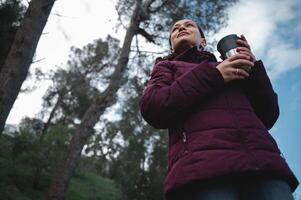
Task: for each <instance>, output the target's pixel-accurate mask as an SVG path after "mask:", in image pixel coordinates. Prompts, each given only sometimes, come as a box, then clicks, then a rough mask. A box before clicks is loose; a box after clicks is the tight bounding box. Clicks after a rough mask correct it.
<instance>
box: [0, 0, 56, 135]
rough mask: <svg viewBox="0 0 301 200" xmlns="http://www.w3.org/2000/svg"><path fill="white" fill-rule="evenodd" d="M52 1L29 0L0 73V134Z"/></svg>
mask: <svg viewBox="0 0 301 200" xmlns="http://www.w3.org/2000/svg"><path fill="white" fill-rule="evenodd" d="M54 2H55V0H32V1H30V3H29V6H28V9H27V11H26V14H25V16H24V19H23V21H22V24H21V26H20V28H19V29H18V31H17V33H16V36H15V39H14V42H13V44H12V46H11V49H10V52H9V53H8V55H7V58H6V59H5V62H4V64H3V66H2V69H1V72H0V134H1V133H2V131H3V129H4V125H5V122H6V119H7V117H8V114H9V112H10V110H11V108H12V106H13V104H14V102H15V100H16V98H17V96H18V93H19V92H20V89H21V86H22V83H23V82H24V80H25V78H26V76H27V73H28V70H29V67H30V64H31V63H32V57H33V55H34V53H35V50H36V47H37V44H38V41H39V39H40V37H41V34H42V31H43V29H44V27H45V25H46V22H47V19H48V16H49V14H50V11H51V9H52V7H53V4H54Z"/></svg>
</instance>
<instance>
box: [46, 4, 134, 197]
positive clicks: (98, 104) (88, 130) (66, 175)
mask: <svg viewBox="0 0 301 200" xmlns="http://www.w3.org/2000/svg"><path fill="white" fill-rule="evenodd" d="M139 8H140V6H136V8H135V10H134V12H133V15H132V17H131V21H130V25H129V28H128V29H127V32H126V35H125V39H124V43H123V46H122V49H121V54H120V57H119V59H118V63H117V66H116V69H115V71H114V72H113V74H112V76H111V80H110V83H109V85H108V87H107V88H106V90H105V91H104V92H102V93H101V94H100V95H99V97H98V98H97V99H96V100H95V101H94V102H93V103H92V104H91V105H90V107H89V108H88V109H87V111H86V112H85V114H84V116H83V118H82V120H81V124H80V126H79V127H78V128H77V129H76V130H75V132H74V134H73V137H72V139H71V142H70V145H69V148H68V151H67V154H66V157H65V159H64V160H63V162H62V163H60V165H59V166H58V168H57V171H56V173H55V176H54V179H53V181H52V183H51V185H50V188H49V192H48V199H51V200H62V199H64V196H65V191H66V190H67V188H68V185H69V181H70V178H71V176H72V175H73V173H74V171H75V168H76V166H77V164H78V162H79V160H80V156H81V152H82V149H83V146H84V145H85V144H86V142H87V140H88V138H89V137H90V136H91V135H92V134H93V132H94V131H93V128H94V126H95V124H96V123H97V122H98V120H99V117H100V116H101V115H102V114H103V113H104V111H105V109H106V108H107V107H109V106H111V105H113V104H114V103H115V102H116V100H117V91H118V89H119V88H120V86H121V84H122V76H123V73H124V70H125V68H126V66H127V63H128V59H129V54H130V50H131V43H132V39H133V37H134V35H135V34H136V33H137V30H138V27H139V23H140V18H139V15H140V14H139V13H140V10H139Z"/></svg>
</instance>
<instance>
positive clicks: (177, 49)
mask: <svg viewBox="0 0 301 200" xmlns="http://www.w3.org/2000/svg"><path fill="white" fill-rule="evenodd" d="M195 45H196V44H191V43H190V42H189V41H182V40H181V41H180V42H179V43H178V45H177V46H176V47H175V52H176V53H182V52H184V51H186V50H188V49H190V48H191V47H194V46H195Z"/></svg>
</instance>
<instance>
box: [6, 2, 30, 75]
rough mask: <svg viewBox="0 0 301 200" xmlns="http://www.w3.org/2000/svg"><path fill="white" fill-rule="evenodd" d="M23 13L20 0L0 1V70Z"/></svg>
mask: <svg viewBox="0 0 301 200" xmlns="http://www.w3.org/2000/svg"><path fill="white" fill-rule="evenodd" d="M24 12H25V6H24V5H23V4H22V3H21V0H4V1H3V0H1V1H0V19H1V20H0V44H1V48H0V69H1V66H2V64H3V62H4V59H5V58H6V56H7V54H8V51H9V49H10V46H11V44H12V42H13V40H14V37H15V34H16V31H17V29H18V27H19V26H20V22H21V20H22V18H23V16H24Z"/></svg>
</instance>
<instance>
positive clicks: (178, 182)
mask: <svg viewBox="0 0 301 200" xmlns="http://www.w3.org/2000/svg"><path fill="white" fill-rule="evenodd" d="M217 64H218V63H217V62H216V59H215V57H214V55H213V54H210V53H208V52H199V51H198V50H197V48H195V47H194V48H191V49H189V50H187V51H185V52H184V53H182V54H180V55H178V56H177V57H175V58H173V59H172V60H162V61H160V62H158V63H157V64H156V65H155V67H154V69H153V72H152V74H151V79H150V80H149V82H148V85H147V87H146V88H145V90H144V93H143V96H142V97H141V99H140V109H141V114H142V115H143V117H144V119H145V120H146V121H147V122H148V123H149V124H150V125H152V126H153V127H155V128H161V129H165V128H168V130H169V153H168V173H167V176H166V179H165V184H164V189H165V192H166V193H169V192H171V191H174V189H177V188H179V187H181V186H184V185H187V184H188V183H193V182H200V181H205V180H209V179H212V178H216V177H219V176H224V175H227V174H246V173H249V172H250V173H254V172H255V173H262V174H269V175H271V176H275V177H280V178H283V179H285V180H286V181H287V182H288V183H289V185H290V186H291V188H292V191H294V190H295V189H296V187H297V185H298V184H299V183H298V180H297V179H296V177H295V176H294V174H293V173H292V171H291V170H290V168H289V166H288V165H287V163H286V161H285V160H284V158H283V157H282V156H281V152H280V151H279V149H278V146H277V144H276V142H275V140H274V139H273V138H272V136H271V135H270V133H269V132H268V129H270V128H272V126H273V125H274V123H275V122H276V120H277V118H278V115H279V108H278V101H277V95H276V93H275V92H274V91H273V88H272V85H271V83H270V80H269V78H268V76H267V74H266V71H265V68H264V66H263V63H262V62H261V61H256V62H255V66H254V67H253V70H252V72H251V74H250V77H249V78H247V79H245V80H236V81H231V82H229V83H225V82H224V79H223V77H222V75H221V73H220V72H219V71H218V70H217V69H216V65H217Z"/></svg>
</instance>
